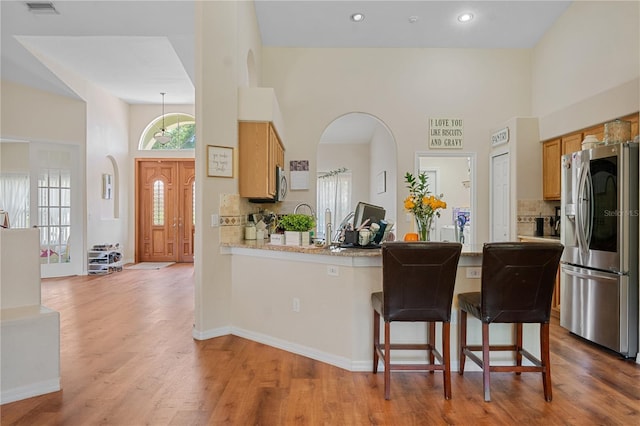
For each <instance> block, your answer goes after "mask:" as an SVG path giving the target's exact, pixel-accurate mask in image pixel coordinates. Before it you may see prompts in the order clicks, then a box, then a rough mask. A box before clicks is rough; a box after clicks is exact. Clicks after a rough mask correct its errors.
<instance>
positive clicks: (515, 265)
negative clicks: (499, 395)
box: [458, 243, 564, 401]
mask: <svg viewBox="0 0 640 426" xmlns="http://www.w3.org/2000/svg"><path fill="white" fill-rule="evenodd" d="M563 249H564V247H563V246H562V245H561V244H555V243H487V244H485V245H484V248H483V250H482V256H483V257H482V281H481V291H480V292H474V293H462V294H458V305H459V307H460V317H459V323H458V330H459V340H458V342H459V343H458V344H459V357H460V369H459V373H460V374H463V373H464V364H465V357H469V359H471V360H472V361H473V362H475V363H476V364H478V365H479V366H480V367H481V368H482V374H483V376H482V379H483V380H482V381H483V386H484V400H485V401H490V400H491V395H490V390H489V385H490V378H489V373H490V372H505V371H507V372H515V373H516V374H520V373H522V372H538V373H542V385H543V388H544V397H545V399H546V400H547V401H551V398H552V394H551V365H550V361H549V318H550V316H551V298H552V296H553V288H554V285H555V281H556V273H557V271H558V263H559V262H560V256H561V255H562V250H563ZM467 313H469V314H471V315H473V316H474V317H476V318H478V319H480V321H482V345H469V344H467ZM492 323H513V324H515V343H513V344H511V345H490V343H489V324H492ZM523 323H539V324H540V358H541V359H538V358H537V357H535V356H534V355H533V354H531V353H530V352H528V351H527V350H525V349H524V348H523V347H522V324H523ZM476 351H482V359H480V358H479V357H478V356H477V355H476V354H474V353H473V352H476ZM491 351H512V352H515V365H491V363H490V361H489V353H490V352H491ZM523 356H524V357H525V358H527V359H528V360H529V361H531V362H532V363H533V364H534V365H533V366H523V365H522V357H523Z"/></svg>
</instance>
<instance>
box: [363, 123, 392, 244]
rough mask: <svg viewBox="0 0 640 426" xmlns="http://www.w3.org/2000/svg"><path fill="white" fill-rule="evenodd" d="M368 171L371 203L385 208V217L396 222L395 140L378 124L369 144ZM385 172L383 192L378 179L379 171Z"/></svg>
mask: <svg viewBox="0 0 640 426" xmlns="http://www.w3.org/2000/svg"><path fill="white" fill-rule="evenodd" d="M369 156H370V159H371V160H370V164H371V167H370V171H369V186H370V189H369V194H370V195H369V198H370V200H371V203H372V204H374V205H376V206H382V207H384V208H385V210H386V213H385V219H387V220H391V221H393V222H394V223H397V222H398V209H397V203H396V195H397V194H396V186H395V182H396V180H397V175H398V171H397V170H396V168H397V166H396V165H397V164H398V160H397V158H396V142H395V141H394V140H393V136H392V135H391V134H390V133H389V131H388V130H387V129H386V128H385V127H383V126H382V125H379V126H378V127H376V129H375V131H374V133H373V137H372V138H371V144H370V152H369ZM381 172H385V173H386V189H385V192H383V193H379V192H378V189H379V188H378V183H379V182H378V179H380V178H381V177H380V173H381ZM394 232H395V231H394Z"/></svg>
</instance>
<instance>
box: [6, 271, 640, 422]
mask: <svg viewBox="0 0 640 426" xmlns="http://www.w3.org/2000/svg"><path fill="white" fill-rule="evenodd" d="M42 299H43V304H44V305H46V306H48V307H50V308H52V309H55V310H58V311H60V314H61V371H62V388H63V390H62V391H60V392H55V393H51V394H47V395H43V396H40V397H35V398H30V399H27V400H23V401H18V402H14V403H10V404H5V405H3V406H2V407H1V410H2V414H1V424H2V425H5V426H6V425H98V424H99V425H126V426H129V425H221V424H229V425H290V424H299V425H369V424H375V425H412V424H415V425H440V424H457V425H469V424H473V425H513V424H519V423H522V424H535V425H591V424H594V425H595V424H598V425H637V424H638V423H639V421H640V385H639V383H640V365H637V364H635V363H634V362H632V361H627V360H623V359H621V358H619V357H618V356H616V355H615V354H612V353H610V352H607V351H605V350H603V349H600V348H598V347H595V346H593V345H590V344H588V343H585V342H583V341H581V340H579V339H578V338H576V337H573V336H571V335H569V334H568V333H567V332H566V330H564V329H562V328H560V327H559V326H558V324H557V322H555V323H553V324H552V327H551V333H552V335H551V350H552V353H551V361H552V379H553V402H550V403H548V402H545V400H544V397H543V394H542V381H541V378H540V375H539V374H522V375H521V376H519V377H518V376H514V375H513V374H510V373H495V374H492V376H491V378H492V386H491V397H492V402H490V403H485V402H484V401H483V395H482V376H481V373H473V372H472V373H469V372H467V373H465V374H464V376H459V375H458V374H452V397H453V398H452V399H451V400H449V401H446V400H444V398H443V397H442V377H440V373H435V374H429V373H412V372H399V373H395V372H394V373H393V376H392V383H391V398H392V399H391V400H390V401H385V400H384V395H383V389H384V383H383V377H382V373H379V374H378V375H373V374H371V373H351V372H348V371H345V370H342V369H340V368H337V367H333V366H330V365H327V364H323V363H321V362H317V361H313V360H310V359H308V358H304V357H302V356H298V355H293V354H290V353H288V352H284V351H281V350H278V349H274V348H271V347H269V346H265V345H262V344H259V343H255V342H252V341H249V340H245V339H242V338H239V337H235V336H225V337H219V338H215V339H210V340H206V341H196V340H194V339H193V338H192V337H191V327H192V324H193V305H194V296H193V268H192V266H191V265H189V264H176V265H173V266H171V267H168V268H164V269H160V270H152V271H149V270H126V269H125V270H124V271H122V272H118V273H115V274H112V275H108V276H82V277H70V278H58V279H45V280H43V285H42Z"/></svg>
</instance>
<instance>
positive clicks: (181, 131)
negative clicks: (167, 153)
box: [138, 113, 196, 151]
mask: <svg viewBox="0 0 640 426" xmlns="http://www.w3.org/2000/svg"><path fill="white" fill-rule="evenodd" d="M164 125H165V133H168V134H169V136H170V137H171V139H170V140H169V142H167V143H164V144H163V143H160V142H158V141H156V140H155V139H154V137H153V136H154V135H155V134H156V133H157V132H159V131H161V130H162V116H160V117H158V118H156V119H155V120H153V121H152V122H151V123H149V125H148V126H147V128H146V129H144V132H142V137H141V138H140V143H139V145H138V149H140V150H143V151H148V150H193V149H194V148H195V146H196V122H195V118H194V117H193V116H191V115H189V114H182V113H169V114H165V115H164Z"/></svg>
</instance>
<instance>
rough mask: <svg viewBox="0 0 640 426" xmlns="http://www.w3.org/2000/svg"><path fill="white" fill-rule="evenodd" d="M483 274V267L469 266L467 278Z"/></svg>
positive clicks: (478, 276)
mask: <svg viewBox="0 0 640 426" xmlns="http://www.w3.org/2000/svg"><path fill="white" fill-rule="evenodd" d="M481 275H482V268H480V267H475V268H467V278H480V276H481Z"/></svg>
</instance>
